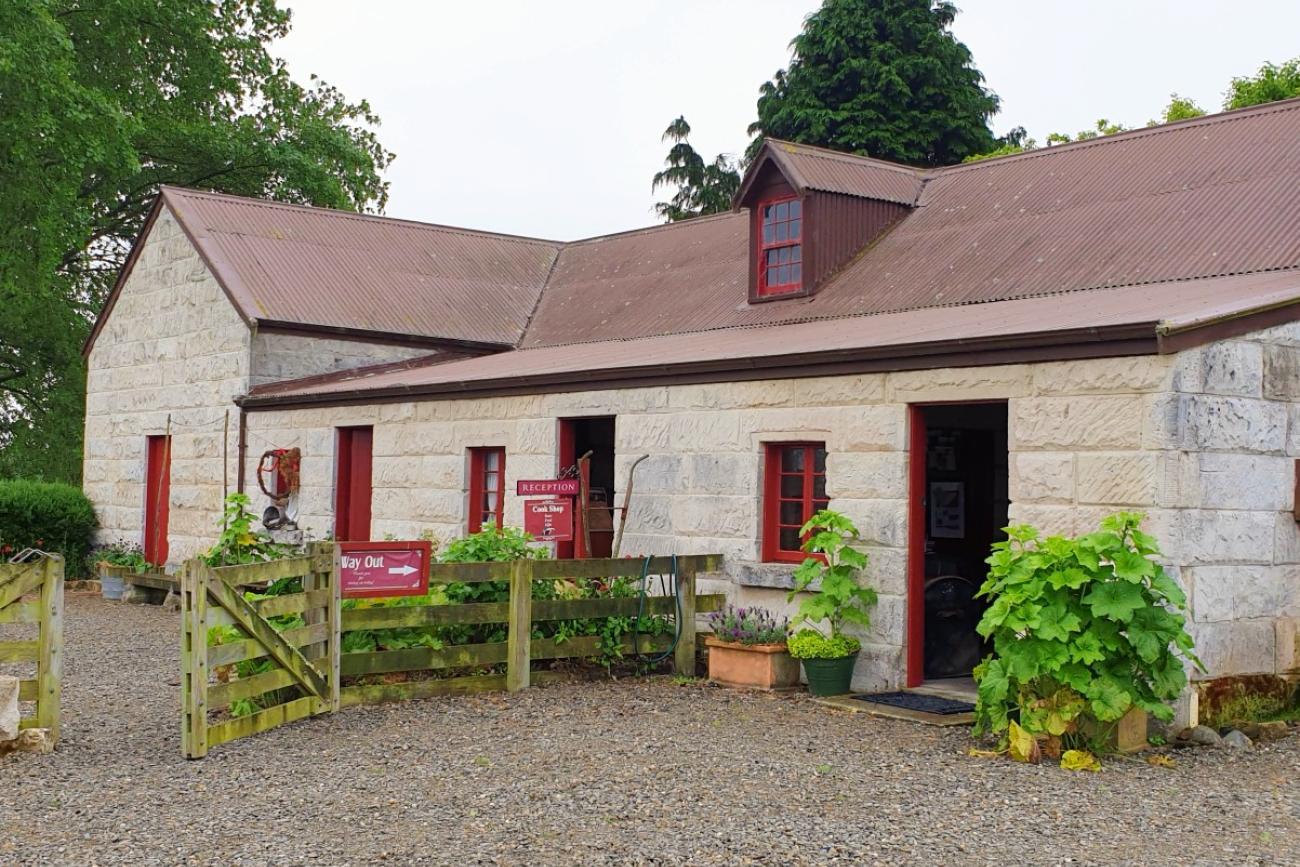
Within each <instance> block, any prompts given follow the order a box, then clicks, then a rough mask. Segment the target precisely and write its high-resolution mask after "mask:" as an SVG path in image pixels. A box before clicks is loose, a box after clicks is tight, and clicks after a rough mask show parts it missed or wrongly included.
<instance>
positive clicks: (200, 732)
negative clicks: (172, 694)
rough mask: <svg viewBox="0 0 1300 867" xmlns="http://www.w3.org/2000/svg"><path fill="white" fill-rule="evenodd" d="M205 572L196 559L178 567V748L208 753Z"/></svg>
mask: <svg viewBox="0 0 1300 867" xmlns="http://www.w3.org/2000/svg"><path fill="white" fill-rule="evenodd" d="M207 582H208V571H207V569H205V568H203V566H202V564H200V563H199V562H198V561H196V560H188V561H186V563H185V565H184V566H182V567H181V750H182V752H184V753H185V757H186V758H188V759H201V758H203V757H204V756H206V755H207V754H208V629H207V619H208V586H207Z"/></svg>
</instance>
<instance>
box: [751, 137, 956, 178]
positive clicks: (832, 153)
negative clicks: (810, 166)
mask: <svg viewBox="0 0 1300 867" xmlns="http://www.w3.org/2000/svg"><path fill="white" fill-rule="evenodd" d="M765 141H768V142H773V143H775V144H777V145H786V146H788V147H793V148H799V149H801V150H807V151H811V153H809V154H807V155H808V156H811V157H826V158H827V159H834V160H839V161H840V162H846V163H870V164H871V165H873V166H877V167H879V168H882V169H888V170H890V171H895V172H898V173H899V174H904V175H910V176H911V177H913V178H918V179H919V178H921V177H924V175H925V174H926V173H928V172H931V171H934V170H933V169H927V168H918V167H917V166H909V165H907V164H906V163H896V162H894V161H893V160H882V159H881V158H880V157H873V156H868V155H866V154H855V153H851V152H849V151H840V150H836V149H835V148H828V147H822V146H821V145H810V144H804V143H803V142H797V141H789V140H788V139H780V138H770V137H769V138H767V139H765Z"/></svg>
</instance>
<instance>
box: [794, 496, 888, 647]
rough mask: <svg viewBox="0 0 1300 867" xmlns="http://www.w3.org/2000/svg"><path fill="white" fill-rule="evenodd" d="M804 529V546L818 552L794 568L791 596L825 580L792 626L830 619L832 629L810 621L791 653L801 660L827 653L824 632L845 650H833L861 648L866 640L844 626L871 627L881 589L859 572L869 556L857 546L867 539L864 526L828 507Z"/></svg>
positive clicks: (807, 597) (804, 602) (805, 599)
mask: <svg viewBox="0 0 1300 867" xmlns="http://www.w3.org/2000/svg"><path fill="white" fill-rule="evenodd" d="M799 532H800V533H801V534H802V535H803V536H804V544H803V549H804V551H806V552H808V553H809V554H812V555H813V556H811V557H809V558H808V559H806V560H804V561H803V563H802V564H800V566H799V568H797V569H795V570H794V589H793V590H791V591H790V594H789V596H788V597H787V598H788V599H790V600H793V599H794V598H795V596H796V595H797V594H799V593H807V591H808V590H809V589H810V588H811V586H812V584H813V583H814V582H818V581H820V582H821V584H820V588H819V589H818V590H817V591H815V592H811V593H807V595H805V596H804V597H803V599H802V600H801V601H800V603H799V611H798V613H797V614H796V615H795V616H794V617H793V618H792V619H791V621H790V626H791V628H795V627H798V626H800V625H803V624H815V623H825V624H827V626H829V627H830V634H829V635H823V634H822V633H821V632H820V631H819V630H817V629H815V628H811V626H805V627H804V628H803V629H801V630H799V632H797V633H796V634H795V636H794V637H793V638H792V640H791V646H790V652H791V654H792V655H793V656H796V657H798V658H801V659H806V658H813V657H818V656H823V657H824V656H827V655H828V654H827V653H825V652H824V649H823V648H822V645H823V643H824V642H820V641H818V640H817V639H816V638H815V636H821V637H822V638H825V639H826V640H827V641H829V642H833V644H834V646H835V647H836V648H837V649H838V650H840V651H841V652H839V653H838V654H829V655H840V656H848V655H850V654H853V653H856V652H857V651H858V650H859V649H861V646H862V645H861V642H859V641H858V639H856V638H854V637H852V636H848V635H844V634H843V629H844V626H845V625H846V624H849V623H852V624H854V625H855V626H861V627H862V628H863V629H866V628H867V627H869V626H870V625H871V609H872V607H874V606H875V604H876V591H875V590H873V589H871V588H870V587H867V586H865V585H863V584H862V583H860V581H859V577H858V576H859V575H860V574H861V573H862V572H863V571H864V570H865V569H866V568H867V555H866V554H865V553H863V552H862V551H859V550H858V549H857V548H856V547H854V546H855V545H860V544H861V543H862V537H861V535H860V534H859V533H858V528H857V527H856V526H854V524H853V522H852V521H851V520H849V519H848V518H847V517H845V516H844V515H841V514H840V513H839V512H835V511H832V510H830V509H822V510H821V511H819V512H817V513H816V514H814V515H813V516H812V517H811V518H809V519H808V523H806V524H804V525H803V527H802V528H801V529H800V531H799ZM794 639H799V640H798V641H795V640H794Z"/></svg>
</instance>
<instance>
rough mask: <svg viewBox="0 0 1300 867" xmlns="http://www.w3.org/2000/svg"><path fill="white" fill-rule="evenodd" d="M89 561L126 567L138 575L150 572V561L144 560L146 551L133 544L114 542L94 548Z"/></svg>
mask: <svg viewBox="0 0 1300 867" xmlns="http://www.w3.org/2000/svg"><path fill="white" fill-rule="evenodd" d="M88 559H89V562H91V563H107V564H108V565H109V566H125V567H126V568H127V569H130V570H131V572H133V573H134V574H136V575H139V574H140V573H141V572H147V571H149V567H150V563H149V561H148V560H146V559H145V558H144V550H143V549H142V548H141V547H140V546H139V545H136V544H134V543H132V542H113V543H111V544H108V545H103V546H101V547H98V548H94V549H92V550H91V552H90V557H89V558H88Z"/></svg>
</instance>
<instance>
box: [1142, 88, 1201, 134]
mask: <svg viewBox="0 0 1300 867" xmlns="http://www.w3.org/2000/svg"><path fill="white" fill-rule="evenodd" d="M1204 114H1205V109H1203V108H1201V107H1200V106H1199V105H1197V104H1196V103H1195V102H1193V101H1192V100H1190V99H1188V98H1187V97H1185V96H1179V95H1178V94H1176V93H1171V94H1169V104H1168V105H1167V106H1165V110H1164V113H1163V114H1162V115H1160V119H1159V120H1153V121H1151V122H1150V123H1148V124H1147V126H1159V125H1160V124H1162V123H1173V122H1174V121H1176V120H1190V119H1191V118H1194V117H1202V116H1204Z"/></svg>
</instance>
